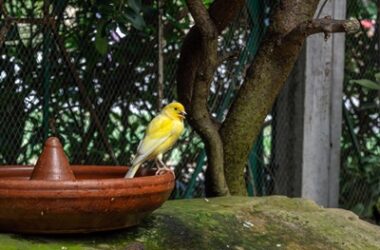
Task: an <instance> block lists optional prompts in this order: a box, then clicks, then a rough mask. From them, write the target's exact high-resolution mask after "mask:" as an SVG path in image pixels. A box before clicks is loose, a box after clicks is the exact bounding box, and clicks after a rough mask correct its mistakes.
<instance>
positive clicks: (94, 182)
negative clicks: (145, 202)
mask: <svg viewBox="0 0 380 250" xmlns="http://www.w3.org/2000/svg"><path fill="white" fill-rule="evenodd" d="M71 167H72V168H73V170H74V173H75V172H78V170H79V169H80V168H81V170H80V171H83V170H85V171H90V170H93V169H96V168H97V169H96V170H97V172H101V171H105V170H107V169H108V170H114V171H117V170H118V171H121V170H123V171H125V172H126V171H127V169H128V167H127V166H111V165H71ZM32 169H33V166H31V165H3V166H0V175H1V172H3V171H7V170H8V171H9V170H11V171H12V170H13V171H15V170H16V171H17V170H19V171H29V170H32ZM174 181H175V180H174V176H173V174H171V173H169V172H166V173H164V174H162V175H151V176H140V177H136V178H132V179H126V178H103V179H77V180H64V181H57V180H30V179H12V178H2V177H0V190H4V189H11V190H25V191H28V190H29V191H33V190H34V191H37V190H50V191H62V192H65V191H68V190H81V189H87V190H104V189H120V188H121V189H128V190H130V191H131V192H132V191H133V190H136V189H138V190H141V189H142V188H144V187H145V188H144V189H147V188H153V187H155V186H167V185H169V184H172V183H173V184H174Z"/></svg>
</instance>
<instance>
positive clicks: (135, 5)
mask: <svg viewBox="0 0 380 250" xmlns="http://www.w3.org/2000/svg"><path fill="white" fill-rule="evenodd" d="M128 6H129V7H131V8H132V9H133V10H134V11H135V12H136V13H139V12H140V11H141V0H128Z"/></svg>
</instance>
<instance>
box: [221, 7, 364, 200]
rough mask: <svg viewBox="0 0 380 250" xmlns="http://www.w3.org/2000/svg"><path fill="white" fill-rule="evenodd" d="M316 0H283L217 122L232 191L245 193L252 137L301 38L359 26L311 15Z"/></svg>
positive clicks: (283, 77) (277, 89)
mask: <svg viewBox="0 0 380 250" xmlns="http://www.w3.org/2000/svg"><path fill="white" fill-rule="evenodd" d="M318 2H319V1H318V0H314V1H297V0H288V1H282V4H281V6H279V7H278V9H277V11H276V13H275V14H274V17H273V23H272V26H271V29H270V30H269V31H268V33H267V34H266V37H265V38H264V41H263V42H262V46H261V48H260V49H259V52H258V54H257V56H256V58H255V60H254V62H253V63H252V64H251V65H250V66H249V69H248V71H247V74H246V77H245V81H244V83H243V85H242V86H241V88H240V90H239V92H238V94H237V96H236V98H235V101H234V102H233V104H232V106H231V109H230V110H229V112H228V115H227V118H226V120H225V122H224V123H223V125H222V127H221V130H220V133H221V136H222V140H223V145H224V162H225V176H226V180H227V184H228V187H229V189H230V192H231V194H233V195H246V187H245V182H244V178H243V175H244V169H245V165H246V161H247V157H248V154H249V152H250V150H251V146H252V142H254V140H255V139H256V138H257V136H258V134H259V133H260V130H261V128H262V124H263V122H264V119H265V117H266V115H267V114H268V112H269V111H270V109H271V108H272V106H273V103H274V101H275V99H276V97H277V95H278V94H279V92H280V89H281V88H282V86H283V85H284V83H285V81H286V79H287V78H288V75H289V74H290V72H291V70H292V68H293V66H294V63H295V62H296V60H297V58H298V55H299V53H300V51H301V48H302V45H303V42H304V40H305V38H306V37H307V36H308V35H310V34H314V33H317V32H324V33H325V34H328V33H330V32H349V31H351V30H355V29H357V28H358V23H357V22H356V21H337V20H331V19H329V18H324V19H317V20H312V21H310V20H311V19H312V17H313V15H314V13H315V10H316V8H317V5H318ZM326 36H327V35H326Z"/></svg>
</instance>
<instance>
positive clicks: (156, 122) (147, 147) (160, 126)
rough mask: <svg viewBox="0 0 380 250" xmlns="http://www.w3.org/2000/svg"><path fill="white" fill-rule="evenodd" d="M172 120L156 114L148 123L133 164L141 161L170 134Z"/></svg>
mask: <svg viewBox="0 0 380 250" xmlns="http://www.w3.org/2000/svg"><path fill="white" fill-rule="evenodd" d="M172 131H173V121H172V120H170V119H168V118H167V117H165V116H162V115H158V116H157V117H155V118H154V119H153V120H152V121H151V122H150V123H149V125H148V128H147V130H146V133H145V137H144V139H143V140H142V141H141V142H140V144H139V146H138V148H137V155H136V157H135V159H134V160H133V165H134V164H138V163H142V162H143V161H144V160H145V159H146V158H147V157H148V156H149V155H150V154H151V153H152V152H153V151H154V150H155V149H156V148H157V147H158V146H160V145H161V144H162V143H164V142H165V141H166V140H167V139H169V137H170V136H171V135H172Z"/></svg>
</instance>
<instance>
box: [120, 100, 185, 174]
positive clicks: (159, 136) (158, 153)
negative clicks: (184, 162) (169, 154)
mask: <svg viewBox="0 0 380 250" xmlns="http://www.w3.org/2000/svg"><path fill="white" fill-rule="evenodd" d="M185 115H186V112H185V108H184V107H183V105H182V104H181V103H179V102H172V103H170V104H168V105H166V106H165V107H164V108H163V109H162V111H161V112H160V114H158V115H157V116H156V117H155V118H154V119H153V120H152V121H151V122H150V123H149V125H148V127H147V129H146V132H145V136H144V139H143V140H142V141H141V142H140V144H139V146H138V148H137V154H136V156H135V158H134V159H133V162H132V166H131V168H130V169H129V171H128V172H127V174H126V175H125V178H133V177H134V176H135V174H136V172H137V170H138V169H139V167H140V166H141V164H143V163H144V162H145V161H149V160H153V159H157V160H158V161H159V162H160V164H162V168H160V169H159V170H158V171H157V173H156V174H158V173H159V172H160V171H161V170H162V169H165V170H169V169H168V168H167V167H166V166H165V164H164V163H163V162H162V160H161V159H162V155H163V154H164V153H165V152H166V151H168V150H169V149H170V148H171V147H172V146H173V145H174V143H175V142H176V141H177V140H178V138H179V137H180V135H181V134H182V132H183V130H184V124H183V120H184V119H185Z"/></svg>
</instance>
